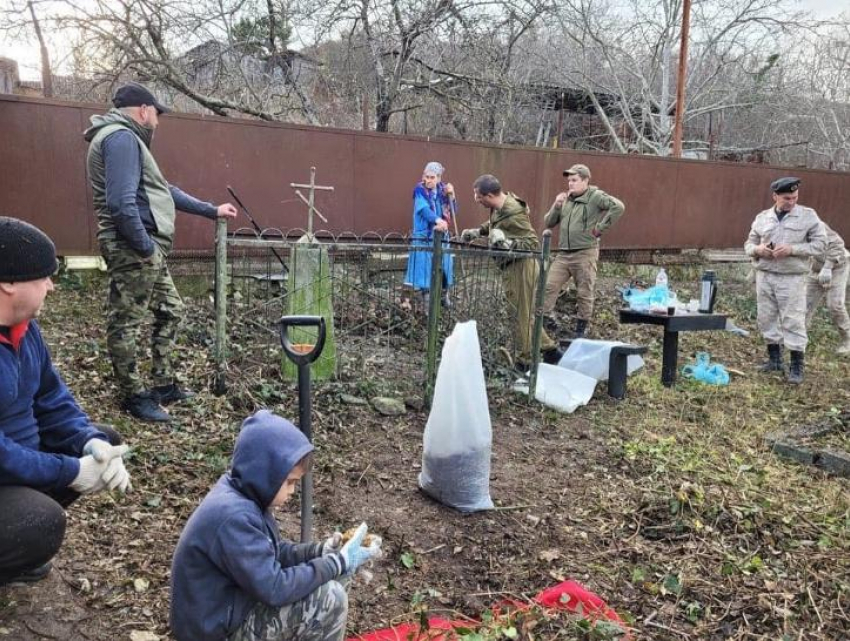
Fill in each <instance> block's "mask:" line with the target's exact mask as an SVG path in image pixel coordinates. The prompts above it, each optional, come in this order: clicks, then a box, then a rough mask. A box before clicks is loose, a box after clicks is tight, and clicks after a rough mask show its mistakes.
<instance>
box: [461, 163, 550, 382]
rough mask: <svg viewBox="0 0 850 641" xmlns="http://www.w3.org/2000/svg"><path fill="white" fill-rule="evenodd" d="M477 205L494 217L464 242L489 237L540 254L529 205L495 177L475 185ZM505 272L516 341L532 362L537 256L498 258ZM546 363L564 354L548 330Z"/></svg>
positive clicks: (468, 232)
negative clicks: (514, 317)
mask: <svg viewBox="0 0 850 641" xmlns="http://www.w3.org/2000/svg"><path fill="white" fill-rule="evenodd" d="M473 190H474V196H475V202H477V203H478V204H479V205H481V206H482V207H486V208H487V209H489V210H490V218H489V219H488V220H486V221H484V222H483V223H482V224H481V225H480V226H479V227H477V228H472V229H465V230H464V231H463V233H462V234H461V240H463V241H465V242H469V241H471V240H474V239H476V238H478V237H479V236H487V237H488V239H489V241H490V246H491V247H494V248H497V249H510V250H524V251H537V250H538V249H539V247H540V243H539V241H538V240H537V233H536V232H535V231H534V227H532V225H531V217H530V215H529V210H528V205H527V204H526V203H525V202H524V201H522V200H520V199H519V198H517V197H516V196H515V195H514V194H511V193H506V192H504V191H502V185H501V183H499V180H498V179H497V178H496V177H495V176H491V175H489V174H485V175H483V176H479V177H478V178H477V179H476V180H475V183H473ZM496 262H497V264H498V265H499V268H500V269H501V272H502V286H503V288H504V290H505V297H506V298H507V299H508V304H509V305H510V307H511V311H512V312H513V313H514V314H515V315H516V327H515V339H516V346H517V352H518V356H519V360H520V361H521V362H522V364H523V365H525V364H527V363H529V362H530V361H531V344H532V333H533V330H534V292H535V288H536V286H537V279H538V278H539V277H540V266H539V265H538V262H537V259H536V258H535V257H533V256H529V257H528V258H514V257H508V256H506V257H504V258H502V257H497V259H496ZM540 349H541V351H542V355H543V361H544V362H546V363H550V364H556V363H558V361H560V360H561V356H563V352H562V351H561V350H560V349H559V348H558V344H557V343H555V341H553V340H552V338H551V337H550V336H549V335H548V334H547V333H546V332H545V331H544V332H543V334H542V336H541V340H540Z"/></svg>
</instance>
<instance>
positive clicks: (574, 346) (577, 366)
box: [558, 338, 643, 381]
mask: <svg viewBox="0 0 850 641" xmlns="http://www.w3.org/2000/svg"><path fill="white" fill-rule="evenodd" d="M625 344H626V343H621V342H619V341H594V340H589V339H587V338H578V339H576V340H574V341H573V342H572V343H571V344H570V347H569V349H568V350H567V351H566V352H565V353H564V355H563V356H562V357H561V360H560V362H559V363H558V367H563V368H565V369H570V370H573V371H575V372H579V373H581V374H584V375H585V376H590V377H592V378H594V379H596V380H597V381H607V380H608V359H609V357H610V356H611V348H612V347H615V346H616V345H625ZM641 367H643V359H642V358H641V357H640V355H639V354H632V355H630V356H629V357H628V358H627V359H626V372H627V374H629V375H631V374H632V372H634V371H636V370H639V369H640V368H641Z"/></svg>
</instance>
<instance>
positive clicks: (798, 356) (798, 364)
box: [788, 351, 804, 385]
mask: <svg viewBox="0 0 850 641" xmlns="http://www.w3.org/2000/svg"><path fill="white" fill-rule="evenodd" d="M803 360H804V359H803V352H795V351H792V352H791V367H790V368H789V369H788V382H789V383H791V384H792V385H799V384H800V383H802V382H803V369H804V362H803Z"/></svg>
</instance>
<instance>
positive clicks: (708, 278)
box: [699, 269, 717, 314]
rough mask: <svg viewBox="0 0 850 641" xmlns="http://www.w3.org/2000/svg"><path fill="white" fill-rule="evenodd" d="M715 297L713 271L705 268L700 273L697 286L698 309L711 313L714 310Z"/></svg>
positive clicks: (715, 286)
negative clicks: (700, 278)
mask: <svg viewBox="0 0 850 641" xmlns="http://www.w3.org/2000/svg"><path fill="white" fill-rule="evenodd" d="M715 298H717V282H716V277H715V275H714V272H713V271H712V270H710V269H707V270H705V271H704V272H703V274H702V280H700V287H699V311H700V312H702V313H703V314H711V313H712V312H713V311H714V300H715Z"/></svg>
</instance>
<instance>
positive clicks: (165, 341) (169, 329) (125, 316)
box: [85, 82, 236, 422]
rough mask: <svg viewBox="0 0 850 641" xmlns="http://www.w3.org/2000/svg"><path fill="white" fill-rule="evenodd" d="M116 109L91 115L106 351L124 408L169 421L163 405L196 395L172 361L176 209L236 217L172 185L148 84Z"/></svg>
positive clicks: (131, 86) (179, 306) (179, 310)
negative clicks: (142, 367) (147, 373)
mask: <svg viewBox="0 0 850 641" xmlns="http://www.w3.org/2000/svg"><path fill="white" fill-rule="evenodd" d="M112 103H113V105H115V108H114V109H111V110H110V111H109V112H108V113H106V114H104V115H102V116H92V118H91V125H92V126H91V127H90V128H89V129H88V130H87V131H86V132H85V139H86V140H87V141H88V142H89V143H90V144H89V152H88V159H87V163H88V173H89V180H90V181H91V186H92V192H93V200H94V207H95V211H96V213H97V219H98V232H97V238H98V241H99V244H100V251H101V254H102V255H103V258H104V259H105V260H106V267H107V272H108V274H109V297H108V318H107V339H106V341H107V347H108V349H109V356H110V358H111V359H112V367H113V369H114V371H115V377H116V379H117V382H118V388H119V391H120V394H121V397H122V399H121V400H122V407H123V408H124V409H126V410H127V411H129V412H130V414H132V415H133V416H135V417H136V418H138V419H140V420H143V421H153V422H168V421H169V420H170V416H169V415H168V412H166V411H165V410H164V409H163V408H162V405H167V404H169V403H173V402H175V401H181V400H184V399H186V398H189V397H191V396H192V393H191V392H189V391H187V390H184V389H182V388H181V387H180V386H179V385H178V384H177V382H176V380H175V377H174V371H173V369H172V366H171V362H170V356H171V351H172V348H173V344H174V337H175V335H176V333H177V328H178V325H179V323H180V319H181V317H182V315H183V301H182V300H181V299H180V295H179V294H178V293H177V289H176V288H175V286H174V281H173V280H172V279H171V274H170V273H169V271H168V265H167V264H166V259H167V257H168V252H169V251H170V250H171V246H172V243H173V240H174V218H175V211H176V210H178V209H179V210H180V211H185V212H187V213H190V214H195V215H197V216H204V217H206V218H210V219H215V218H216V217H219V216H226V217H231V218H232V217H235V216H236V208H235V207H234V206H233V205H231V204H230V203H225V204H223V205H218V206H215V205H212V204H210V203H208V202H202V201H200V200H197V199H196V198H193V197H192V196H190V195H188V194H186V193H185V192H183V191H181V190H180V189H178V188H177V187H175V186H174V185H170V184H168V182H167V181H166V180H165V178H164V177H163V175H162V173H161V172H160V170H159V167H158V166H157V164H156V160H154V157H153V155H152V154H151V152H150V145H151V141H152V139H153V135H154V130H155V129H156V127H157V125H158V124H159V116H160V115H161V114H163V113H166V112H168V109H167V108H166V107H165V106H164V105H162V104H161V103H160V102H159V101H158V100H157V99H156V97H155V96H154V95H153V94H152V93H151V92H150V91H148V89H147V88H145V87H144V86H142V85H140V84H137V83H134V82H131V83H128V84H126V85H123V86H121V87H119V88H118V90H117V91H116V92H115V96H114V98H113V99H112ZM148 311H150V312H152V313H153V342H152V345H151V354H152V367H151V375H152V378H153V386H152V388H151V389H148V388H147V387H146V386H145V385H144V384H143V382H142V379H141V377H140V376H139V372H138V368H137V366H136V352H137V349H138V346H137V343H138V338H139V332H140V327H141V323H142V320H143V319H144V317H145V316H146V314H147V313H148Z"/></svg>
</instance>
